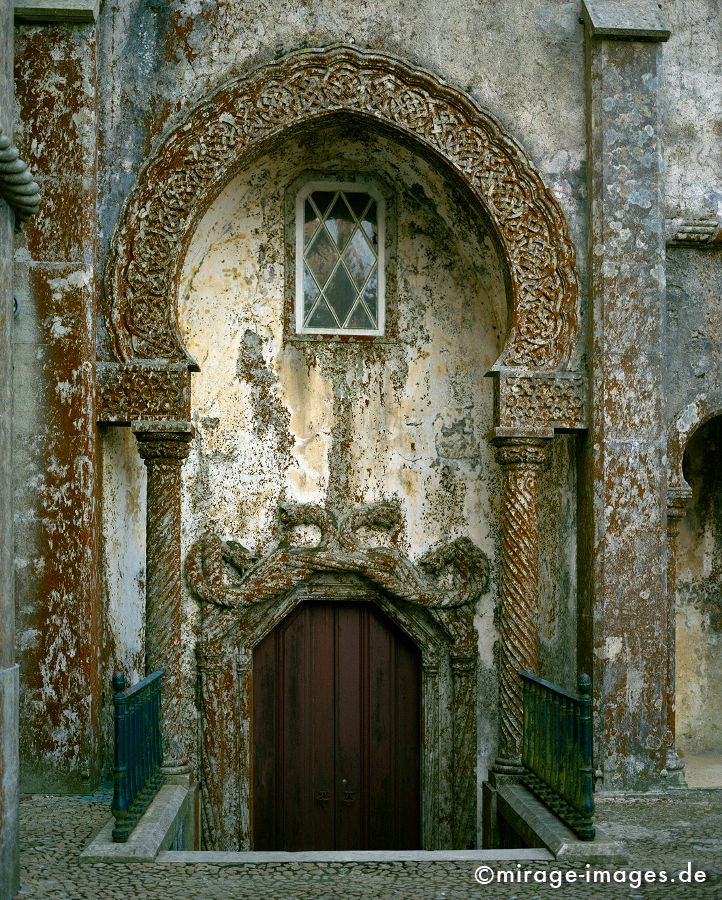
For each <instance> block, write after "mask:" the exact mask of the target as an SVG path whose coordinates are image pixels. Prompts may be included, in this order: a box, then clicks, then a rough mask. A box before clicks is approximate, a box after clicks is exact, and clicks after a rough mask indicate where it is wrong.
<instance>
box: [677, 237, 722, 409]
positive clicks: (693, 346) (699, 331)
mask: <svg viewBox="0 0 722 900" xmlns="http://www.w3.org/2000/svg"><path fill="white" fill-rule="evenodd" d="M667 332H668V333H667V348H666V354H667V355H666V365H665V401H666V409H667V422H668V424H670V425H671V424H672V422H673V421H674V419H675V417H676V416H677V415H678V414H679V413H680V412H681V411H682V410H683V409H685V407H687V406H688V405H689V404H690V403H692V402H693V401H694V400H695V399H696V398H697V397H698V396H699V395H700V394H709V395H712V394H715V393H717V392H719V391H720V390H722V248H720V247H716V248H715V247H711V248H708V249H696V248H693V247H691V248H686V247H668V248H667ZM720 411H722V407H721V409H720Z"/></svg>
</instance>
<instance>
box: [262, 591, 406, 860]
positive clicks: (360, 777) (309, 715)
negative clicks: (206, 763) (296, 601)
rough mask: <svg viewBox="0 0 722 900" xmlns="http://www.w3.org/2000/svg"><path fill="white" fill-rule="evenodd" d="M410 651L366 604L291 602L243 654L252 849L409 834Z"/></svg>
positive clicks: (375, 844)
mask: <svg viewBox="0 0 722 900" xmlns="http://www.w3.org/2000/svg"><path fill="white" fill-rule="evenodd" d="M420 673H421V654H420V653H419V650H418V649H417V647H416V646H415V645H414V644H413V643H412V642H411V641H410V640H409V639H408V638H407V637H406V635H404V634H403V633H402V632H401V631H400V630H399V629H398V628H397V627H396V625H394V624H393V623H392V622H391V621H390V620H389V619H388V618H387V616H386V615H384V613H383V612H381V610H380V609H378V607H376V605H375V604H373V603H368V602H366V603H355V602H339V603H334V602H310V603H301V604H300V605H299V606H298V607H296V609H295V610H294V611H293V612H292V613H291V614H290V615H289V616H288V617H287V618H286V619H284V621H283V622H281V624H280V625H278V626H277V627H276V628H275V629H274V630H273V631H272V632H271V633H270V634H269V635H268V636H267V637H265V638H264V639H263V640H262V641H261V642H260V644H258V646H257V647H256V649H255V651H254V656H253V823H254V826H253V827H254V849H255V850H408V849H418V848H419V847H420V846H421V837H420V831H421V829H420V771H419V766H420V746H419V745H420V741H419V733H420V721H421V702H420V683H421V674H420Z"/></svg>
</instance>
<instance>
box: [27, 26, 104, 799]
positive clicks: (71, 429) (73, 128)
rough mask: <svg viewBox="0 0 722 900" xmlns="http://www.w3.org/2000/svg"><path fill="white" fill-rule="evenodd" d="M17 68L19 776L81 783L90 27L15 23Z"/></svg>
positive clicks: (91, 711) (88, 555) (86, 731)
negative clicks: (23, 214) (23, 182)
mask: <svg viewBox="0 0 722 900" xmlns="http://www.w3.org/2000/svg"><path fill="white" fill-rule="evenodd" d="M15 78H16V98H17V117H16V121H17V123H18V126H17V128H18V131H17V134H16V141H17V145H18V149H19V150H20V152H21V155H22V156H23V158H24V159H25V160H26V162H27V163H28V165H29V166H30V167H31V169H32V170H33V172H34V173H37V180H38V182H39V183H40V185H41V190H42V193H43V197H44V203H43V207H42V210H41V212H40V214H39V215H38V216H37V217H35V218H34V219H33V220H32V221H31V222H30V223H29V224H28V225H27V226H26V228H25V230H24V232H23V234H22V235H21V236H19V237H18V240H17V245H16V246H17V250H16V266H15V275H16V288H15V293H16V296H17V298H18V315H17V318H16V322H15V334H14V340H15V375H14V391H15V409H16V416H15V423H14V424H15V445H14V452H15V526H16V535H15V569H16V582H15V585H16V608H17V642H18V659H19V660H20V663H21V673H20V684H21V728H20V755H21V761H22V770H23V781H24V789H25V790H30V791H34V790H57V791H64V790H82V789H87V787H88V785H89V784H90V783H93V782H94V781H95V780H96V779H97V777H98V773H99V752H100V744H99V708H100V702H99V701H100V685H99V667H98V659H99V653H100V647H99V631H100V621H99V615H100V611H99V604H98V580H97V579H98V533H97V526H98V521H97V451H98V448H97V429H96V425H95V388H94V382H95V366H94V359H95V333H94V322H95V303H96V300H97V286H96V282H95V278H96V270H95V267H94V258H95V246H96V241H97V219H96V195H95V151H96V141H95V97H96V94H95V42H94V35H93V30H92V28H91V27H90V26H63V25H57V26H32V27H20V28H17V29H16V36H15Z"/></svg>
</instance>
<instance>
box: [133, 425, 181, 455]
mask: <svg viewBox="0 0 722 900" xmlns="http://www.w3.org/2000/svg"><path fill="white" fill-rule="evenodd" d="M131 430H132V432H133V434H134V435H135V437H136V440H137V441H138V452H139V453H140V456H141V459H144V460H145V461H146V462H147V461H148V460H154V459H161V460H168V461H170V460H177V461H179V462H183V460H184V459H186V457H187V456H188V454H189V452H190V443H191V441H192V440H193V434H194V430H193V426H192V425H191V424H190V422H176V421H170V420H160V421H149V420H145V419H144V420H142V421H140V422H133V424H132V426H131Z"/></svg>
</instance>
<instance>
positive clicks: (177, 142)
mask: <svg viewBox="0 0 722 900" xmlns="http://www.w3.org/2000/svg"><path fill="white" fill-rule="evenodd" d="M335 112H343V113H350V114H357V115H360V116H364V117H366V118H369V119H372V120H374V121H376V122H379V123H383V124H384V125H386V126H387V127H389V128H391V129H393V130H395V131H397V132H401V133H404V134H406V135H410V136H412V137H413V138H415V139H416V140H418V141H419V142H421V143H422V144H423V145H424V146H426V147H427V148H429V149H430V150H431V151H433V152H434V153H435V154H437V155H438V156H440V157H441V158H443V159H444V160H445V161H446V162H447V163H448V164H449V165H450V166H451V168H452V169H453V170H455V171H456V173H457V174H458V175H459V177H460V178H461V180H462V181H463V182H464V183H465V184H466V185H467V186H468V188H469V190H470V191H471V193H472V194H473V195H474V196H475V197H476V198H477V200H478V202H479V203H480V205H481V206H482V208H483V209H484V211H485V213H486V216H487V218H488V220H489V222H490V223H491V225H492V226H493V229H494V231H495V232H496V235H497V238H498V240H499V242H500V244H501V247H502V249H503V252H504V254H505V257H506V262H507V265H508V267H509V273H510V282H511V292H512V316H511V322H510V328H509V332H508V335H507V340H506V343H505V346H504V348H503V351H502V353H501V356H500V357H499V360H498V361H497V364H496V366H495V368H500V367H515V368H521V369H525V370H529V369H532V370H547V371H548V370H559V369H562V368H564V366H565V365H566V364H567V363H568V362H569V359H570V355H571V352H572V349H573V346H574V342H575V338H576V335H577V330H578V304H579V288H578V278H577V273H576V269H575V251H574V246H573V244H572V242H571V240H570V237H569V234H568V230H567V226H566V223H565V219H564V215H563V213H562V211H561V208H560V207H559V204H558V203H557V201H556V200H555V198H554V197H553V195H552V194H551V193H550V192H549V191H548V190H547V189H546V187H545V186H544V184H543V182H542V180H541V178H540V176H539V174H538V173H537V171H536V169H535V168H534V166H533V165H532V163H531V162H530V160H529V159H528V157H527V156H526V154H525V153H524V151H523V150H522V149H521V147H520V146H519V145H518V144H517V143H516V141H515V140H514V139H513V138H511V137H510V136H509V135H508V134H507V133H505V131H504V130H503V128H502V127H501V125H500V124H499V123H498V122H497V121H496V119H494V118H493V116H491V115H490V114H489V113H488V112H487V111H485V110H484V109H482V108H481V107H479V106H478V105H477V104H476V103H475V102H474V101H473V100H472V99H471V98H470V97H469V96H468V95H466V94H464V93H462V92H460V91H458V90H456V89H454V88H451V87H449V86H448V85H447V84H445V83H444V82H442V81H441V80H440V79H438V78H436V77H434V76H433V75H431V74H429V73H428V72H425V71H423V70H421V69H416V68H412V67H410V66H408V65H406V64H404V63H402V62H401V61H399V60H398V59H395V58H393V57H391V56H387V55H382V54H379V53H375V52H371V51H362V50H357V49H355V48H350V47H344V46H337V47H332V48H327V49H322V50H306V51H301V52H296V53H293V54H291V55H289V56H287V57H286V58H284V59H282V60H280V61H278V62H275V63H272V64H270V65H268V66H265V67H264V68H261V69H259V70H257V71H256V72H254V73H253V74H251V75H249V76H248V77H247V78H243V79H238V80H234V81H231V82H228V83H227V84H225V85H223V86H222V87H221V88H220V89H219V90H217V91H216V92H215V93H214V94H212V95H211V96H210V97H209V98H208V99H207V100H205V101H203V102H202V103H200V104H199V105H197V106H195V107H194V108H193V109H191V110H190V111H189V112H188V113H187V114H186V115H185V117H184V118H183V120H181V122H180V123H179V124H177V125H176V126H175V127H173V128H172V129H171V130H170V131H169V132H168V133H167V135H166V136H165V137H164V138H163V140H162V141H161V143H160V145H159V147H158V149H157V151H156V152H155V154H154V155H153V157H152V158H151V159H150V160H149V162H148V163H147V165H146V166H145V168H144V169H143V170H142V172H141V173H140V176H139V179H138V182H137V185H136V187H135V189H134V190H133V192H132V194H131V195H130V196H129V198H128V200H127V202H126V204H125V206H124V209H123V212H122V214H121V218H120V223H119V225H118V228H117V230H116V233H115V237H114V241H113V245H112V248H111V255H110V260H109V266H108V271H107V293H108V300H109V319H110V323H109V324H110V330H111V334H112V338H113V344H114V348H115V353H116V355H117V358H118V360H119V361H120V362H122V363H128V362H130V361H133V360H139V359H163V360H167V361H169V362H171V361H174V362H178V361H188V362H189V363H190V364H191V365H192V361H191V360H189V359H188V357H187V354H186V351H185V349H184V347H183V345H182V342H181V339H180V336H179V334H178V331H177V327H176V303H177V292H178V280H179V272H180V268H181V265H182V259H183V255H184V253H185V250H186V248H187V245H188V242H189V240H190V236H191V235H192V233H193V230H194V227H195V226H196V224H197V223H198V221H199V219H200V217H201V216H202V214H203V213H204V211H205V210H206V209H207V207H208V206H209V205H210V203H211V202H212V200H213V199H214V198H215V196H217V194H218V193H219V192H220V190H221V189H222V188H223V187H224V186H225V184H226V183H227V182H228V181H229V180H230V179H231V177H232V176H233V174H234V172H235V170H237V168H238V167H239V166H240V165H241V164H242V162H243V161H244V160H245V159H246V158H248V156H249V155H250V154H251V153H253V152H254V151H255V150H257V149H258V147H259V146H260V145H261V144H262V143H263V142H264V141H266V140H268V139H269V138H272V137H274V136H275V135H278V134H280V133H282V132H284V131H286V130H287V129H288V128H290V127H292V126H294V125H298V124H301V123H304V122H309V121H311V120H313V119H316V118H319V117H322V116H326V115H329V114H332V113H335Z"/></svg>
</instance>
